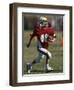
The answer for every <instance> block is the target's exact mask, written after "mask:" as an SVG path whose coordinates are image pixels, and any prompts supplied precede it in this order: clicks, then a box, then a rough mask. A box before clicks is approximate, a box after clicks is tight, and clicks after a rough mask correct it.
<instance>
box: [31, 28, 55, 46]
mask: <svg viewBox="0 0 74 90" xmlns="http://www.w3.org/2000/svg"><path fill="white" fill-rule="evenodd" d="M32 35H33V37H34V36H36V37H37V39H38V41H40V44H41V46H42V47H43V48H48V42H49V36H53V35H54V30H53V29H52V28H49V27H44V28H40V27H37V28H35V30H34V31H33V34H32Z"/></svg>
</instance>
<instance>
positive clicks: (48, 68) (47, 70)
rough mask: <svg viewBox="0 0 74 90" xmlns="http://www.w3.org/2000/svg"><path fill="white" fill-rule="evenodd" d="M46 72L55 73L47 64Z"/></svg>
mask: <svg viewBox="0 0 74 90" xmlns="http://www.w3.org/2000/svg"><path fill="white" fill-rule="evenodd" d="M45 70H46V72H49V71H53V68H52V67H50V66H49V65H48V64H47V65H46V68H45Z"/></svg>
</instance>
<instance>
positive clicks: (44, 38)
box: [40, 34, 48, 42]
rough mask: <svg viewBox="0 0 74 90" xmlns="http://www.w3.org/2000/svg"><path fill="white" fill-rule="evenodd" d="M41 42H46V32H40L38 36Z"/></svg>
mask: <svg viewBox="0 0 74 90" xmlns="http://www.w3.org/2000/svg"><path fill="white" fill-rule="evenodd" d="M40 40H41V42H47V41H48V34H42V35H41V37H40Z"/></svg>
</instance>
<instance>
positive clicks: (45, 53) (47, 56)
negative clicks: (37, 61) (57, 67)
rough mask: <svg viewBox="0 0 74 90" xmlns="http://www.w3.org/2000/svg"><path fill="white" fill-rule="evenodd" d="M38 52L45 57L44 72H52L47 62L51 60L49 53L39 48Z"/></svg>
mask: <svg viewBox="0 0 74 90" xmlns="http://www.w3.org/2000/svg"><path fill="white" fill-rule="evenodd" d="M39 50H40V52H41V53H43V54H44V55H45V56H46V64H45V69H46V71H47V70H53V68H51V67H50V66H49V60H50V59H51V58H52V55H51V53H50V52H49V51H48V50H47V49H45V48H40V49H39Z"/></svg>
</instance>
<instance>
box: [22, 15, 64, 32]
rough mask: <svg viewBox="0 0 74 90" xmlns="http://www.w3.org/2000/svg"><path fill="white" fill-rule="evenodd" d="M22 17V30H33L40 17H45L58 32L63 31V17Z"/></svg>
mask: <svg viewBox="0 0 74 90" xmlns="http://www.w3.org/2000/svg"><path fill="white" fill-rule="evenodd" d="M23 16H24V30H31V29H32V30H33V28H34V25H35V24H36V23H37V21H38V19H39V17H40V16H45V17H47V19H48V22H49V23H50V24H51V26H52V27H53V28H54V29H55V30H58V31H62V30H63V15H53V14H52V15H51V14H49V15H43V14H42V15H37V14H23Z"/></svg>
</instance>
